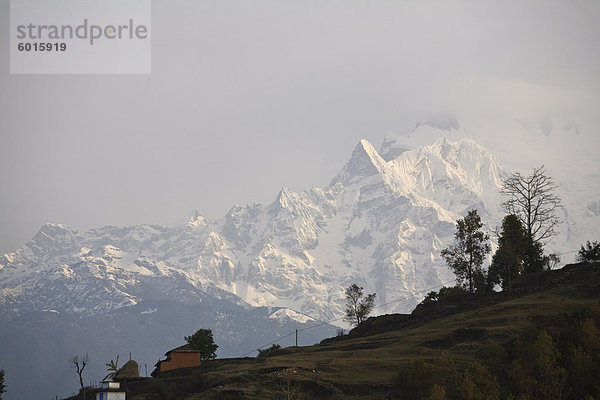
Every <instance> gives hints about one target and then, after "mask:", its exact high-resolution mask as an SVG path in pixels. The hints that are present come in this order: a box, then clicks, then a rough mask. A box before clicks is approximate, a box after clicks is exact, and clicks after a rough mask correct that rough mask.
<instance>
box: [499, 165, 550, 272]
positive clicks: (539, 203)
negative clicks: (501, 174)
mask: <svg viewBox="0 0 600 400" xmlns="http://www.w3.org/2000/svg"><path fill="white" fill-rule="evenodd" d="M556 189H557V185H556V184H555V183H554V181H553V180H552V178H550V177H549V176H548V175H547V173H546V171H545V170H544V166H543V165H542V166H541V167H538V168H535V169H534V170H533V171H532V172H531V174H529V175H527V176H524V175H521V173H519V172H516V173H514V174H513V175H511V176H509V177H507V178H506V179H504V181H503V185H502V193H503V194H504V195H505V196H507V197H508V200H507V201H505V202H504V203H502V207H503V208H504V210H505V211H506V212H507V213H509V214H514V215H516V216H517V217H518V218H519V220H520V221H521V224H523V228H524V230H525V237H526V239H527V240H526V242H525V249H524V253H523V254H524V259H523V262H524V271H525V272H533V271H541V270H543V268H544V259H543V246H544V244H545V243H546V242H547V241H548V240H549V239H550V238H551V237H552V236H554V235H556V233H557V232H556V228H557V226H558V224H559V223H560V220H559V218H558V216H557V215H556V212H557V210H558V209H559V208H560V207H561V206H562V203H561V201H560V198H559V197H558V196H557V195H556Z"/></svg>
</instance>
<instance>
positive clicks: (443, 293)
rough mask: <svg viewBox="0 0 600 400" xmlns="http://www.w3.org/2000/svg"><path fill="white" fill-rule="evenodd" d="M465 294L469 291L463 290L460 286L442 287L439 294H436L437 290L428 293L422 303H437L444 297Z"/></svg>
mask: <svg viewBox="0 0 600 400" xmlns="http://www.w3.org/2000/svg"><path fill="white" fill-rule="evenodd" d="M464 293H468V291H467V290H465V289H463V288H462V287H460V286H450V287H446V286H442V288H441V289H440V291H439V292H436V291H435V290H433V291H431V292H429V293H427V296H425V298H424V299H423V301H422V302H421V303H423V304H428V303H435V302H436V301H439V300H440V299H442V298H444V297H450V296H456V295H458V294H464Z"/></svg>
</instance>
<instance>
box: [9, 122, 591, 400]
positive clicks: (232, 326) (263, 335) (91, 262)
mask: <svg viewBox="0 0 600 400" xmlns="http://www.w3.org/2000/svg"><path fill="white" fill-rule="evenodd" d="M442 128H443V129H440V128H439V127H435V126H431V125H427V124H423V125H420V126H417V128H416V129H415V132H413V134H415V135H418V134H419V133H421V135H422V136H424V135H425V134H427V135H430V136H433V141H432V143H430V144H428V145H420V146H417V147H413V148H410V146H407V145H406V143H403V142H402V141H399V140H395V141H394V140H386V141H384V143H383V145H382V147H381V149H380V150H379V151H377V150H376V149H375V148H374V147H373V146H372V145H371V144H370V143H369V142H368V141H366V140H361V141H360V142H359V143H358V144H357V145H356V147H355V148H354V150H353V152H352V155H351V156H350V159H349V160H348V162H347V163H346V165H344V167H343V168H342V169H341V171H340V172H339V173H338V174H337V175H336V176H335V177H333V179H332V180H331V182H330V184H329V185H328V186H326V187H322V188H311V189H307V190H305V191H303V192H301V193H296V192H293V191H291V190H289V189H287V188H283V189H281V191H280V192H279V194H278V195H277V197H276V199H275V200H274V201H273V202H272V203H270V204H267V205H261V204H249V205H234V206H233V207H231V209H230V210H229V211H228V212H227V214H226V215H225V216H224V217H223V218H221V219H218V220H214V221H209V220H207V219H206V218H204V217H203V216H202V215H201V214H200V213H198V212H193V213H192V215H191V217H190V219H189V221H188V223H187V224H186V225H184V226H176V227H161V226H155V225H138V226H132V227H114V226H108V227H103V228H98V229H92V230H89V231H87V232H79V231H76V230H74V229H71V228H69V227H66V226H63V225H61V224H56V223H48V224H46V225H44V226H43V227H42V228H41V229H40V231H39V232H38V234H37V235H36V236H35V237H34V238H33V239H32V240H31V241H30V242H28V243H26V244H25V245H23V246H22V247H20V248H19V249H17V250H16V251H15V252H12V253H8V254H4V255H2V256H1V257H0V320H1V321H2V328H0V339H1V340H2V343H5V344H8V345H4V346H2V348H1V349H0V352H1V354H0V356H1V358H0V359H1V360H2V361H3V364H4V363H6V366H2V365H0V368H4V369H6V370H7V384H8V385H9V388H10V387H11V384H12V385H13V387H15V388H17V389H18V390H21V391H23V390H30V391H29V392H27V393H26V395H25V396H16V397H12V398H17V397H18V398H40V395H47V396H53V395H54V394H58V393H64V391H65V390H69V389H68V388H69V387H71V388H72V390H75V388H76V380H75V379H74V378H75V375H74V374H73V373H72V372H71V373H70V374H71V375H72V376H67V377H65V376H63V375H64V374H68V363H67V360H68V358H69V357H70V356H72V355H74V354H77V353H82V352H90V354H91V353H92V352H93V353H94V354H93V359H94V358H95V359H96V360H97V365H96V366H95V367H94V368H93V369H91V370H90V372H93V373H94V376H96V377H97V379H100V378H101V377H102V376H100V375H102V371H103V365H104V363H106V362H108V361H109V360H110V359H113V358H114V357H115V355H116V354H118V352H120V354H121V357H124V356H125V354H127V352H133V353H134V358H136V357H138V358H139V359H138V362H140V360H141V361H142V362H141V364H142V365H143V364H149V363H153V362H156V361H157V358H158V357H160V356H161V355H162V353H164V352H165V351H167V350H169V349H170V348H172V347H175V346H177V345H178V344H181V343H180V342H181V341H182V339H183V335H189V334H192V333H193V332H194V331H195V329H198V328H201V327H206V328H211V329H213V332H214V333H215V340H216V342H217V344H220V346H221V347H220V349H219V352H218V355H219V356H220V357H230V356H239V355H241V353H244V352H248V351H252V350H253V349H256V348H257V347H258V346H261V345H262V344H264V343H265V342H268V341H270V340H272V339H275V338H277V337H279V336H283V335H285V334H286V333H289V332H293V331H294V330H295V329H298V328H300V330H304V331H303V332H302V335H301V342H302V343H308V344H312V343H314V341H317V340H319V339H322V338H323V337H325V336H327V335H329V336H331V335H332V334H334V330H335V327H334V326H333V325H329V324H324V325H320V326H318V327H316V328H314V329H306V328H310V327H312V326H315V325H319V324H320V322H321V321H326V322H330V323H332V324H334V325H335V324H337V325H340V324H342V322H341V319H340V317H341V316H342V315H343V309H344V303H345V295H344V290H345V288H346V287H348V286H349V285H350V284H352V283H357V284H358V285H359V286H362V287H364V289H365V292H368V293H376V294H377V297H376V299H377V301H376V307H377V308H376V310H375V313H376V314H382V313H392V312H407V311H410V310H412V309H413V308H414V307H415V305H416V304H418V302H419V301H420V300H421V299H422V298H423V297H424V295H425V294H426V293H427V292H428V291H430V290H434V289H436V288H439V287H440V286H441V285H443V284H446V285H453V278H454V277H453V275H452V273H451V272H450V271H449V270H448V268H447V266H446V265H445V263H444V261H443V259H442V258H441V257H440V250H441V249H443V248H444V247H446V246H447V245H448V244H449V243H450V242H451V240H452V237H453V234H454V231H455V221H456V220H457V219H459V218H461V217H462V216H464V215H465V214H466V213H467V212H468V211H469V210H472V209H477V210H478V213H479V215H480V216H481V217H482V221H483V222H484V223H485V227H484V229H486V230H488V231H489V232H491V231H492V230H493V229H494V228H495V227H497V226H498V225H499V224H500V221H501V219H502V216H503V214H502V210H501V206H500V205H501V202H502V200H503V199H502V197H501V195H500V192H499V189H500V187H501V183H502V177H503V176H505V175H506V174H507V173H509V171H505V170H503V168H502V166H501V165H500V163H499V162H498V160H497V159H496V158H495V157H494V156H493V155H492V154H491V153H490V152H489V151H488V150H486V149H485V148H483V147H482V146H480V145H478V144H477V143H475V142H474V141H473V140H471V139H468V138H466V137H461V138H456V140H454V139H455V138H453V139H452V140H449V139H448V138H447V137H453V136H456V135H455V134H456V132H455V131H456V130H457V129H460V128H459V127H458V126H457V125H456V124H450V125H449V126H445V127H442ZM463 136H464V135H463ZM558 183H559V187H560V188H561V193H559V195H562V196H563V197H564V198H565V201H564V203H565V207H564V208H563V210H562V211H561V216H562V217H563V220H564V221H565V223H564V225H563V228H566V229H561V234H560V235H559V236H558V237H557V238H556V240H555V241H554V242H553V243H551V246H552V247H551V249H552V250H553V251H556V252H566V251H572V250H573V249H577V248H578V246H579V244H581V243H582V242H583V241H584V240H590V239H592V238H591V236H590V235H591V234H592V235H593V234H595V235H596V236H598V231H599V230H598V226H600V225H599V224H598V223H597V222H599V221H600V207H598V205H599V204H600V202H598V201H597V196H596V194H597V193H600V191H598V185H597V184H596V185H595V186H594V185H593V184H591V185H588V186H586V188H585V190H588V191H590V190H591V193H593V195H592V196H578V195H577V192H575V193H573V190H572V186H573V185H574V184H575V183H574V182H570V183H569V184H567V185H561V182H558ZM590 188H591V189H590ZM567 189H569V190H567ZM582 190H584V189H582ZM594 196H596V197H594ZM590 199H592V200H590ZM594 205H595V206H594ZM491 236H492V237H493V235H491ZM219 340H221V342H220V341H219ZM311 341H312V342H311ZM288 344H291V343H288ZM32 347H33V348H34V349H35V354H36V355H37V357H38V358H39V360H37V361H32V360H29V362H27V361H23V360H22V359H21V357H22V354H23V352H29V351H30V350H31V349H32ZM50 348H51V349H52V350H51V351H50V350H48V349H50ZM92 349H94V350H92ZM136 354H137V355H136ZM61 357H62V358H61ZM32 362H33V363H34V364H35V366H36V368H38V369H39V370H36V371H37V372H36V376H39V377H40V378H39V379H38V380H37V382H36V384H35V385H33V388H31V383H30V382H28V378H27V376H28V373H31V372H27V371H31V370H32V365H31V364H32ZM54 363H58V364H59V365H61V367H60V368H57V367H54V366H53V365H54ZM11 366H14V367H11ZM65 370H66V371H67V372H65ZM59 372H60V373H59ZM53 382H54V383H53ZM58 382H60V384H58ZM69 382H70V383H69ZM69 385H70V386H69ZM26 388H29V389H26ZM53 388H59V389H57V393H53V392H52V390H54V389H53ZM49 391H50V392H49ZM8 395H9V396H8V398H9V399H10V398H11V397H10V396H15V395H14V394H11V392H9V393H8Z"/></svg>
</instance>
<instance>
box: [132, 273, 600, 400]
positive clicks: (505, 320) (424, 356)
mask: <svg viewBox="0 0 600 400" xmlns="http://www.w3.org/2000/svg"><path fill="white" fill-rule="evenodd" d="M598 293H600V264H598V263H596V264H578V265H570V266H567V267H564V268H563V269H559V270H552V271H543V272H539V273H532V274H524V275H522V276H520V277H518V278H516V279H515V280H514V281H513V282H512V290H511V291H510V292H508V291H503V292H499V293H496V292H481V293H470V292H468V291H465V290H464V289H460V288H443V289H442V290H440V293H438V294H437V295H436V296H433V295H432V296H429V297H430V301H424V302H423V303H422V304H421V305H419V306H418V307H417V308H416V309H415V310H414V311H413V312H412V314H410V315H398V314H396V315H385V316H380V317H372V318H369V319H368V320H365V321H363V322H362V323H361V324H360V326H358V327H357V328H355V329H353V330H352V331H350V332H349V334H347V335H344V336H340V337H333V338H330V339H327V340H326V341H324V342H323V343H321V344H319V345H315V346H310V347H299V348H294V347H289V348H282V349H278V350H277V351H273V352H271V353H270V355H269V357H263V358H242V359H216V360H214V361H212V362H211V363H205V364H203V365H202V366H200V367H197V368H190V369H185V370H174V371H167V372H164V373H161V374H160V375H159V376H158V377H157V378H153V379H147V380H144V379H141V380H140V382H139V383H138V384H137V386H136V385H133V384H129V386H128V396H127V398H128V399H131V400H153V399H157V400H158V399H174V400H175V399H182V400H183V399H186V400H192V399H287V398H290V399H364V400H366V399H373V398H389V399H440V400H441V399H482V398H485V399H500V400H506V399H513V400H516V399H521V400H525V399H539V398H544V399H553V398H554V399H567V400H568V399H586V398H588V399H591V398H600V391H599V389H600V388H599V384H600V298H599V295H598Z"/></svg>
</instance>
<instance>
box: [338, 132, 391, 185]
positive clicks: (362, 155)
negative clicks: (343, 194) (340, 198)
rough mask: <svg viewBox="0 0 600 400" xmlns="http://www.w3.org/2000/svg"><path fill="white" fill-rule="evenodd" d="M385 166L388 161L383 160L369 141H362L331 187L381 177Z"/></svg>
mask: <svg viewBox="0 0 600 400" xmlns="http://www.w3.org/2000/svg"><path fill="white" fill-rule="evenodd" d="M385 164H386V161H385V160H384V159H383V158H381V156H380V155H379V153H378V152H377V150H375V148H374V147H373V145H371V143H369V141H368V140H366V139H361V140H360V141H359V142H358V144H357V145H356V147H354V151H353V152H352V156H350V160H348V162H347V163H346V165H345V166H344V168H343V169H342V171H341V172H340V173H339V174H338V175H337V176H336V177H335V178H333V180H332V182H331V186H333V185H335V184H336V183H338V182H341V183H343V184H348V183H350V184H351V183H355V182H358V181H359V180H361V179H363V178H366V177H369V176H373V175H379V174H381V172H382V171H383V169H384V168H385Z"/></svg>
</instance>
